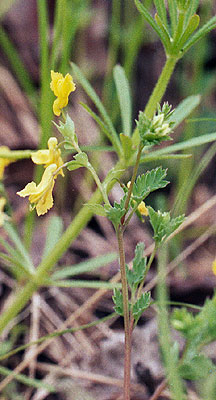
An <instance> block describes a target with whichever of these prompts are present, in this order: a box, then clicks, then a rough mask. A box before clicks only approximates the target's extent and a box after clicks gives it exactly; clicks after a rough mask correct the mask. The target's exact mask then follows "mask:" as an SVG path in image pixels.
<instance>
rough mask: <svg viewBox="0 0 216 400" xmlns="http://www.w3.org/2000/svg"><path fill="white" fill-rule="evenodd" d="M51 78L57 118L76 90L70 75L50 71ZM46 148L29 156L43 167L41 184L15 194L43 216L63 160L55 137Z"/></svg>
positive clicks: (51, 204) (50, 139) (30, 184)
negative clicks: (24, 199) (27, 198)
mask: <svg viewBox="0 0 216 400" xmlns="http://www.w3.org/2000/svg"><path fill="white" fill-rule="evenodd" d="M51 78H52V81H51V83H50V88H51V90H52V91H53V92H54V94H55V96H57V99H56V100H55V101H54V103H53V112H54V114H55V115H57V116H59V115H61V112H62V108H64V107H66V106H67V104H68V96H69V94H70V93H71V92H73V91H74V90H75V89H76V86H75V84H74V82H73V78H72V76H71V75H70V74H67V75H66V76H65V77H64V76H63V75H62V74H60V73H59V72H54V71H51ZM47 146H48V149H44V150H38V151H36V152H32V154H31V159H32V161H33V162H34V163H35V164H38V165H44V168H45V171H44V173H43V176H42V178H41V182H40V183H39V184H38V185H36V183H35V182H30V183H28V184H27V185H26V186H25V187H24V189H23V190H20V191H19V192H17V194H18V195H19V196H20V197H26V196H29V202H30V209H31V210H32V209H34V208H36V211H37V214H38V215H43V214H45V213H46V212H47V211H48V210H50V208H51V207H52V206H53V196H52V191H53V187H54V184H55V180H56V178H57V176H58V175H62V176H64V173H63V169H62V168H61V167H62V166H63V160H62V157H61V150H60V149H59V148H58V141H57V139H56V138H55V137H51V138H49V140H48V143H47ZM0 166H1V165H0Z"/></svg>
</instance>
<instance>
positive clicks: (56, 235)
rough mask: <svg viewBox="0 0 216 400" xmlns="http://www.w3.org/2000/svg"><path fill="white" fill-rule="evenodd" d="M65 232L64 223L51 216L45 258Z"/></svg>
mask: <svg viewBox="0 0 216 400" xmlns="http://www.w3.org/2000/svg"><path fill="white" fill-rule="evenodd" d="M62 232H63V221H62V219H61V218H60V217H58V216H57V215H55V216H51V217H50V220H49V225H48V228H47V234H46V242H45V247H44V251H43V257H46V256H47V255H48V254H49V252H51V250H52V249H53V248H54V247H55V245H56V243H57V242H58V240H59V239H60V237H61V235H62Z"/></svg>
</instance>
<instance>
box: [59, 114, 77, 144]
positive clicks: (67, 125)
mask: <svg viewBox="0 0 216 400" xmlns="http://www.w3.org/2000/svg"><path fill="white" fill-rule="evenodd" d="M53 123H54V125H55V127H56V128H57V129H58V131H59V132H60V133H61V134H62V136H63V137H64V138H65V140H66V141H68V142H74V140H75V141H76V143H77V142H78V141H77V136H76V133H75V126H74V122H73V120H72V119H71V118H70V117H69V115H68V114H66V121H65V122H64V123H63V122H62V121H59V125H58V124H56V123H55V122H53Z"/></svg>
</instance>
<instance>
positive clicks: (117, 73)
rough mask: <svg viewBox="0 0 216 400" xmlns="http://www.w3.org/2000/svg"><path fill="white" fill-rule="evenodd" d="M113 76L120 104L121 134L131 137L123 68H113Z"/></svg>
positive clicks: (127, 95) (126, 82) (126, 81)
mask: <svg viewBox="0 0 216 400" xmlns="http://www.w3.org/2000/svg"><path fill="white" fill-rule="evenodd" d="M113 75H114V81H115V85H116V89H117V95H118V99H119V104H120V110H121V119H122V127H123V133H124V134H125V135H127V136H131V119H132V105H131V94H130V86H129V82H128V79H127V77H126V75H125V71H124V68H122V67H121V66H120V65H116V66H115V67H114V69H113Z"/></svg>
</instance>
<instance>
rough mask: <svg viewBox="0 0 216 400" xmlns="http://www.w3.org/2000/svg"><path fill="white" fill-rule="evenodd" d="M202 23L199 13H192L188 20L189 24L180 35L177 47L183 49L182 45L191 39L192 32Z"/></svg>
mask: <svg viewBox="0 0 216 400" xmlns="http://www.w3.org/2000/svg"><path fill="white" fill-rule="evenodd" d="M199 23H200V17H199V15H197V14H194V15H192V17H191V18H190V20H189V22H188V26H187V28H186V29H185V31H184V32H183V34H182V36H181V37H180V39H179V41H178V42H177V44H176V47H177V48H178V49H179V50H181V47H182V46H183V45H184V44H185V42H186V41H187V40H188V39H189V37H190V36H191V35H192V33H193V32H194V31H195V30H196V29H197V28H198V26H199Z"/></svg>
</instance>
